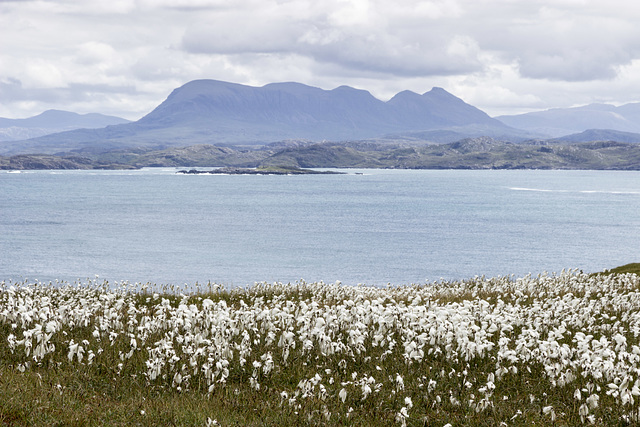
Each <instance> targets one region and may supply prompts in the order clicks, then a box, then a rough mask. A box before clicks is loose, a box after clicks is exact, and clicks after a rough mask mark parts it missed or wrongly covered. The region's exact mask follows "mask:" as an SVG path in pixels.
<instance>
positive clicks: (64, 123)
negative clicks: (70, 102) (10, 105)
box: [0, 110, 129, 141]
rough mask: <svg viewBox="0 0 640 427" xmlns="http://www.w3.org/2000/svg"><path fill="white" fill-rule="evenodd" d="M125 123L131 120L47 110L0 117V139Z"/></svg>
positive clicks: (13, 139) (21, 138)
mask: <svg viewBox="0 0 640 427" xmlns="http://www.w3.org/2000/svg"><path fill="white" fill-rule="evenodd" d="M123 123H129V120H125V119H122V118H120V117H114V116H106V115H104V114H97V113H89V114H77V113H72V112H69V111H61V110H47V111H45V112H44V113H41V114H38V115H37V116H33V117H29V118H26V119H7V118H3V117H0V141H17V140H24V139H29V138H35V137H39V136H43V135H48V134H52V133H58V132H63V131H68V130H73V129H81V128H86V129H97V128H103V127H106V126H110V125H118V124H123Z"/></svg>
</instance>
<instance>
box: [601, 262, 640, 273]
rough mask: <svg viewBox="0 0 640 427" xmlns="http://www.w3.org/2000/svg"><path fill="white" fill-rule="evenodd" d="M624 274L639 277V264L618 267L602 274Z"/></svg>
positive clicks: (633, 263)
mask: <svg viewBox="0 0 640 427" xmlns="http://www.w3.org/2000/svg"><path fill="white" fill-rule="evenodd" d="M626 273H634V274H638V275H640V262H632V263H630V264H625V265H621V266H620V267H616V268H612V269H611V270H606V271H604V272H603V273H602V274H606V275H611V274H626Z"/></svg>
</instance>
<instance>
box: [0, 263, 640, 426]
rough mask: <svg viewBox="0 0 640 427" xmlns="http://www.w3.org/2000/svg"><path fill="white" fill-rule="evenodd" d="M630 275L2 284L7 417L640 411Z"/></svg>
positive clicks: (238, 421) (0, 328)
mask: <svg viewBox="0 0 640 427" xmlns="http://www.w3.org/2000/svg"><path fill="white" fill-rule="evenodd" d="M627 271H630V270H624V269H623V270H620V271H615V272H610V273H612V274H586V273H583V272H581V271H578V270H570V271H562V272H560V273H557V274H556V273H551V274H546V273H544V274H540V275H537V276H532V275H529V276H525V277H508V276H505V277H491V278H488V277H475V278H471V279H468V280H463V281H455V282H445V281H440V282H434V283H427V284H421V285H411V286H391V285H389V286H387V287H367V286H344V285H342V284H340V283H339V282H337V283H322V282H320V283H305V282H297V283H293V284H283V283H256V284H255V285H253V286H250V287H246V288H233V289H226V288H225V287H224V286H221V285H217V284H211V283H210V284H206V285H195V286H192V287H187V286H185V287H168V286H164V287H161V286H153V285H151V284H130V283H127V282H122V283H106V282H100V281H99V280H97V279H96V280H86V281H84V282H77V283H39V282H22V283H10V282H2V283H1V284H0V424H7V425H132V424H133V425H202V426H206V425H356V426H359V425H362V426H364V425H398V426H404V425H408V426H424V425H426V426H448V425H449V426H463V425H476V426H512V425H557V426H567V425H583V424H584V425H590V424H594V425H635V424H638V423H640V337H639V336H640V276H639V275H637V274H635V273H632V272H627ZM634 271H635V270H634Z"/></svg>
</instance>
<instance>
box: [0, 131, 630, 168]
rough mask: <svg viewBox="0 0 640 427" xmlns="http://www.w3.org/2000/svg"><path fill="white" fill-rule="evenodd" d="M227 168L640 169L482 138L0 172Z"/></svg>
mask: <svg viewBox="0 0 640 427" xmlns="http://www.w3.org/2000/svg"><path fill="white" fill-rule="evenodd" d="M223 166H229V167H240V168H256V167H269V166H278V167H288V168H393V169H593V170H640V144H637V143H622V142H613V141H600V142H583V143H569V144H567V143H561V142H556V143H551V142H540V141H529V142H521V143H511V142H504V141H498V140H495V139H492V138H488V137H480V138H467V139H463V140H460V141H456V142H453V143H445V144H428V143H425V142H424V141H423V142H422V143H420V142H418V141H414V140H406V139H405V140H399V139H396V140H370V141H352V142H325V143H312V142H307V141H288V142H282V143H275V144H270V145H267V146H264V147H260V148H255V147H237V146H236V147H218V146H215V145H192V146H188V147H178V148H167V149H163V150H148V149H136V150H116V151H110V152H106V153H93V152H90V151H83V152H79V153H67V154H60V155H17V156H10V157H1V156H0V169H5V170H6V169H15V170H21V169H123V168H141V167H223Z"/></svg>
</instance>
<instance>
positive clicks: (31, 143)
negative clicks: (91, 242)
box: [0, 80, 640, 155]
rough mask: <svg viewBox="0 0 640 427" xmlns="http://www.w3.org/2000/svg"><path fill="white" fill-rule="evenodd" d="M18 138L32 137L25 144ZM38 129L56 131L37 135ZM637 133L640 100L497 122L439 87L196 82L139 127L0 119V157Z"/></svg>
mask: <svg viewBox="0 0 640 427" xmlns="http://www.w3.org/2000/svg"><path fill="white" fill-rule="evenodd" d="M75 128H77V129H75ZM8 129H9V130H11V131H7V130H8ZM61 130H63V132H60V131H61ZM51 131H54V132H55V133H50V132H51ZM3 132H5V133H4V134H5V137H4V138H3V137H2V135H3ZM20 132H22V135H23V137H22V138H24V135H26V136H29V139H20V138H21V137H20V135H21V133H20ZM38 132H40V133H44V132H49V134H47V135H43V136H38V137H32V136H34V135H37V134H38ZM638 133H640V103H633V104H626V105H623V106H620V107H615V106H612V105H607V104H592V105H588V106H584V107H577V108H565V109H552V110H547V111H542V112H533V113H526V114H520V115H512V116H500V117H497V118H492V117H490V116H489V115H487V114H486V113H485V112H483V111H481V110H480V109H478V108H476V107H474V106H472V105H469V104H467V103H466V102H464V101H463V100H462V99H460V98H458V97H456V96H454V95H452V94H451V93H449V92H447V91H446V90H444V89H442V88H438V87H434V88H433V89H431V90H430V91H428V92H425V93H423V94H418V93H415V92H411V91H403V92H400V93H398V94H396V95H395V96H394V97H393V98H391V99H390V100H388V101H386V102H385V101H381V100H379V99H377V98H375V97H374V96H373V95H371V93H369V92H367V91H365V90H360V89H354V88H351V87H348V86H340V87H338V88H335V89H333V90H324V89H320V88H316V87H311V86H307V85H303V84H300V83H272V84H268V85H265V86H262V87H253V86H247V85H241V84H236V83H229V82H222V81H217V80H194V81H191V82H189V83H186V84H185V85H183V86H181V87H179V88H177V89H175V90H173V92H171V94H170V95H169V96H168V97H167V99H166V100H165V101H164V102H162V103H161V104H160V105H158V106H157V107H156V108H155V109H153V111H151V112H150V113H149V114H147V115H146V116H144V117H142V118H141V119H139V120H137V121H134V122H127V121H126V120H124V119H120V118H117V117H112V116H103V115H100V114H86V115H79V114H75V113H70V112H64V111H57V110H49V111H46V112H44V113H42V114H41V115H39V116H35V117H32V118H29V119H2V118H0V155H17V154H33V153H40V154H49V155H51V154H61V153H80V154H86V155H98V154H104V153H108V152H112V151H117V150H120V151H122V150H124V151H127V150H128V151H132V150H133V151H136V150H137V151H140V150H141V151H149V150H162V149H168V148H172V147H186V146H191V145H197V144H213V145H216V146H228V147H246V148H247V149H255V148H256V147H261V146H266V145H268V144H272V143H274V142H279V141H287V140H295V141H308V142H322V141H329V142H354V141H375V142H385V143H389V144H391V143H402V144H409V145H411V144H422V145H424V144H436V143H453V142H456V141H459V140H462V139H464V138H475V137H480V136H482V137H491V138H493V139H495V140H500V141H507V142H511V143H520V142H526V141H550V142H555V143H575V142H584V141H618V142H629V143H637V142H640V134H638ZM7 135H8V136H7ZM3 139H4V141H3ZM8 139H12V140H8ZM16 139H18V140H16Z"/></svg>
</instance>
